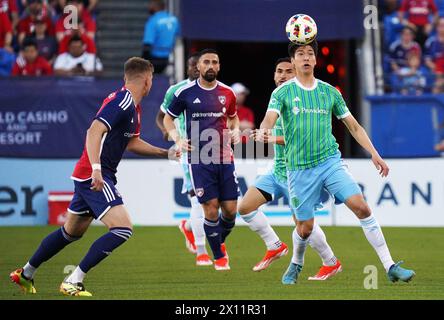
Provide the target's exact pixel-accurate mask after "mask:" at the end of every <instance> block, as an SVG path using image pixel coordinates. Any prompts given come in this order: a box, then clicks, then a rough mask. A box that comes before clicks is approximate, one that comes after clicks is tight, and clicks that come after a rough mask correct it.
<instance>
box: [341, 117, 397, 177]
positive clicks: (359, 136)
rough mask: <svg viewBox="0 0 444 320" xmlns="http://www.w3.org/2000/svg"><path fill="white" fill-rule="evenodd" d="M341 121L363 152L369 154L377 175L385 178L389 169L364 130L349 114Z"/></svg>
mask: <svg viewBox="0 0 444 320" xmlns="http://www.w3.org/2000/svg"><path fill="white" fill-rule="evenodd" d="M341 120H342V122H343V123H344V124H345V126H346V127H347V129H348V131H350V133H351V135H352V136H353V138H355V140H356V141H357V142H358V143H359V144H360V145H361V146H362V147H363V148H364V149H365V150H367V152H369V153H370V154H371V156H372V161H373V164H374V165H375V167H376V169H378V170H379V174H380V175H381V176H383V177H386V176H387V175H388V173H389V167H388V166H387V164H386V163H385V161H384V160H383V159H382V158H381V156H380V155H379V153H378V151H377V150H376V149H375V147H374V146H373V143H372V142H371V140H370V138H369V137H368V135H367V132H366V131H365V130H364V128H363V127H362V126H361V125H360V124H359V123H358V121H356V119H355V117H353V116H352V115H351V114H349V115H348V116H346V117H345V118H342V119H341Z"/></svg>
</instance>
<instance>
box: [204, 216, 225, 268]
mask: <svg viewBox="0 0 444 320" xmlns="http://www.w3.org/2000/svg"><path fill="white" fill-rule="evenodd" d="M219 221H220V219H217V220H216V221H211V220H208V219H206V218H205V220H204V230H205V234H206V236H207V240H208V243H209V244H210V248H211V251H213V256H214V259H215V260H217V259H219V258H222V257H223V256H224V254H223V253H222V251H221V250H220V245H221V241H220V240H221V231H222V230H221V227H220V224H219Z"/></svg>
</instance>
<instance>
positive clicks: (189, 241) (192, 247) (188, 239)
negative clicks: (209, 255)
mask: <svg viewBox="0 0 444 320" xmlns="http://www.w3.org/2000/svg"><path fill="white" fill-rule="evenodd" d="M186 222H187V221H186V220H182V221H180V224H179V229H180V232H182V234H183V235H184V237H185V246H186V247H187V249H188V251H189V252H191V253H192V254H196V252H197V248H196V244H195V243H194V235H193V232H192V231H191V230H187V229H186V228H185V223H186Z"/></svg>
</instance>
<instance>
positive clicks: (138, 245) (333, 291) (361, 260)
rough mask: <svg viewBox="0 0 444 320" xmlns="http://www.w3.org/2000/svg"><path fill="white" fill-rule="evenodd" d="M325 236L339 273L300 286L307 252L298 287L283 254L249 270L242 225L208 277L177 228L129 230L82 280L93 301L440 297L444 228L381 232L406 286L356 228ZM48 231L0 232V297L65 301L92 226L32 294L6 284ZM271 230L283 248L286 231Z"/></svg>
mask: <svg viewBox="0 0 444 320" xmlns="http://www.w3.org/2000/svg"><path fill="white" fill-rule="evenodd" d="M323 229H324V230H325V233H326V235H327V239H328V241H329V243H330V245H331V246H332V248H333V250H334V252H335V253H336V256H337V257H338V258H339V259H340V260H341V262H342V264H343V267H344V271H343V272H342V273H340V274H339V275H337V276H336V277H334V278H332V279H330V280H328V281H322V282H312V281H308V280H307V277H308V276H310V275H313V274H315V273H316V272H317V270H318V267H319V266H320V260H319V257H318V256H317V254H316V253H315V252H314V251H313V250H312V249H308V250H307V254H306V259H305V266H304V270H303V272H302V275H301V277H300V279H299V280H298V283H297V284H296V285H293V286H284V285H282V284H281V282H280V279H281V276H282V273H283V272H284V271H285V269H286V267H287V264H288V263H289V261H290V256H291V254H289V255H287V256H286V257H284V258H281V259H280V260H278V261H276V262H275V263H273V264H272V265H271V266H270V268H269V269H267V270H265V271H263V272H260V273H256V272H252V271H251V268H252V266H253V265H254V264H255V263H256V262H257V261H258V260H259V259H260V258H262V255H263V254H264V252H265V247H264V245H263V243H262V241H261V240H260V238H259V237H258V236H257V235H256V234H255V233H253V232H252V231H250V230H249V229H248V228H246V227H237V228H236V229H235V230H234V231H233V233H232V234H231V235H230V237H229V240H228V241H227V248H228V253H229V255H230V265H231V270H230V271H228V272H216V271H215V270H214V269H213V267H199V268H198V267H196V266H195V265H194V257H193V256H192V255H191V254H190V253H188V251H186V249H185V245H184V239H183V236H182V234H181V233H180V232H179V230H178V228H177V227H136V228H135V233H134V236H133V238H131V239H130V241H129V242H128V243H126V244H124V245H123V246H122V247H121V248H119V249H117V250H116V251H115V252H114V253H113V254H112V255H111V256H110V257H109V258H107V259H106V260H104V261H103V262H102V263H101V264H100V265H98V266H97V267H96V268H95V269H93V270H91V272H90V273H89V274H88V277H87V279H86V281H85V285H86V287H87V289H88V290H89V291H91V292H92V293H93V294H94V298H95V299H166V300H171V299H178V300H182V299H191V300H194V299H210V300H216V299H230V300H253V299H260V300H262V299H269V300H274V299H279V300H301V299H384V300H387V299H444V273H443V272H442V268H443V266H444V254H443V252H444V229H442V228H384V233H385V237H386V240H387V242H388V244H389V247H390V250H391V252H392V255H393V258H394V259H395V261H398V260H401V259H404V260H405V262H406V263H405V266H406V267H410V268H413V269H414V270H415V271H416V274H417V275H416V277H415V278H414V279H413V281H412V282H411V283H408V284H407V283H394V284H392V283H390V282H389V281H388V280H387V278H386V275H385V272H384V270H383V268H382V266H381V264H380V262H379V259H378V258H377V256H376V254H375V253H374V251H373V249H372V248H371V247H370V245H369V244H368V243H367V241H366V239H365V237H364V235H363V233H362V230H361V229H360V228H353V227H325V228H323ZM52 230H55V228H54V227H13V228H12V227H5V228H0V299H70V298H69V297H63V296H61V295H60V294H59V292H58V286H59V285H60V282H61V280H63V278H64V277H65V275H64V273H63V269H64V267H65V266H66V265H76V264H78V263H79V261H80V260H81V258H82V257H83V255H84V254H85V253H86V251H87V250H88V248H89V246H90V245H91V243H92V242H93V241H94V240H95V239H96V238H97V237H99V236H100V235H101V234H103V233H104V232H105V229H104V228H102V227H92V228H90V230H89V231H88V232H87V234H86V235H85V236H84V238H83V239H82V240H80V241H78V242H76V243H74V244H72V245H70V246H68V247H67V248H65V250H64V251H62V252H61V253H59V254H58V255H57V256H56V257H54V258H53V259H52V260H50V261H49V262H46V263H45V264H43V265H42V266H41V268H40V269H39V270H38V272H37V274H36V277H35V281H36V288H37V292H38V293H37V294H36V295H33V296H29V295H27V296H24V295H23V294H22V293H21V292H20V291H19V290H18V288H17V287H16V286H15V285H14V284H12V283H10V281H9V277H8V275H9V273H10V272H11V271H12V270H14V269H15V268H18V267H21V266H22V265H23V264H24V263H25V262H26V261H27V259H28V258H29V257H30V255H31V254H32V253H33V251H34V250H35V249H36V248H37V246H38V245H39V243H40V241H41V239H42V238H43V237H44V236H45V235H46V234H48V233H49V232H50V231H52ZM275 230H276V232H277V233H278V234H279V235H280V236H281V239H282V240H283V241H285V242H286V243H287V244H291V240H290V239H291V231H292V229H291V228H290V227H276V228H275ZM366 265H375V266H377V269H378V289H377V290H366V289H365V288H364V278H365V277H366V276H367V274H364V272H363V270H364V267H365V266H366Z"/></svg>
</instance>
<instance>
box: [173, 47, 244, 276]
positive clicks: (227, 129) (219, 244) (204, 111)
mask: <svg viewBox="0 0 444 320" xmlns="http://www.w3.org/2000/svg"><path fill="white" fill-rule="evenodd" d="M197 69H198V70H199V73H200V74H199V78H198V79H197V80H194V81H192V82H190V83H189V84H187V85H185V86H183V87H181V88H180V89H179V90H177V91H176V93H175V94H174V95H175V96H174V98H173V101H172V102H171V104H170V105H169V107H168V110H167V114H166V115H165V118H164V126H165V129H166V130H167V132H168V134H169V135H170V137H171V139H172V140H173V141H174V142H175V143H176V145H177V146H178V147H179V148H180V149H182V150H186V151H190V152H188V164H189V168H190V173H191V181H192V184H193V189H194V192H195V194H196V196H197V199H198V201H199V203H200V204H201V205H202V208H203V209H204V214H205V220H204V229H205V234H206V237H207V240H208V243H209V244H210V247H211V250H212V252H213V255H214V267H215V269H216V270H229V269H230V266H229V263H228V255H227V254H226V248H225V239H226V237H227V236H228V234H229V233H230V232H231V230H232V229H233V227H234V224H235V218H236V211H237V198H238V196H239V187H238V182H237V179H236V172H235V168H234V162H233V152H232V149H231V143H234V144H236V143H239V141H240V138H239V118H238V117H237V113H236V95H235V94H234V92H233V90H232V89H231V88H230V87H229V86H227V85H225V84H223V83H221V82H219V81H217V74H218V72H219V70H220V63H219V55H218V54H217V52H216V51H215V50H212V49H205V50H202V51H201V54H200V57H199V61H198V64H197ZM182 113H184V115H185V123H186V136H185V137H183V136H181V135H180V134H179V133H178V131H177V130H176V127H175V124H174V119H175V118H177V117H179V115H180V114H182ZM219 208H221V209H222V214H221V215H220V216H219Z"/></svg>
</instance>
